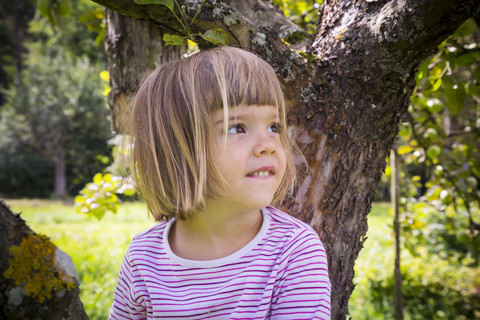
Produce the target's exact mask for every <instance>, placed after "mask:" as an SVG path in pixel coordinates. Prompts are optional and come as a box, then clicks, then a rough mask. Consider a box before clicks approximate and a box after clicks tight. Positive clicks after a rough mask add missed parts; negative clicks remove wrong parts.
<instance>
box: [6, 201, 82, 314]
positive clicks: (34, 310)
mask: <svg viewBox="0 0 480 320" xmlns="http://www.w3.org/2000/svg"><path fill="white" fill-rule="evenodd" d="M0 243H1V244H2V246H0V319H9V320H16V319H18V320H20V319H45V320H60V319H70V320H88V316H87V314H86V313H85V310H84V309H83V304H82V302H81V301H80V298H79V294H80V290H79V282H78V277H77V275H76V272H75V267H74V266H73V262H72V260H71V259H70V257H69V256H68V255H67V254H66V253H64V252H63V251H61V250H59V249H58V248H56V249H55V245H54V244H53V243H51V242H50V241H48V240H47V239H46V238H45V237H42V236H41V235H37V234H35V233H34V232H33V231H32V230H31V229H30V228H29V227H28V226H27V225H26V224H25V221H23V220H22V218H20V215H17V214H14V213H12V211H10V209H9V208H8V206H7V205H6V204H5V203H4V202H3V200H1V199H0ZM12 248H16V251H15V250H12ZM48 249H50V250H48ZM14 252H16V253H17V254H14ZM39 253H42V254H39ZM45 253H50V255H45ZM39 258H40V260H38V259H39ZM46 261H49V262H50V268H49V269H48V268H47V269H45V268H42V267H38V265H40V264H41V265H42V266H44V265H45V264H47V263H46ZM35 265H37V267H35ZM14 270H22V271H25V273H21V272H17V273H15V272H13V274H12V271H14ZM45 271H48V272H45ZM9 272H10V277H8V276H7V275H9ZM53 282H55V283H56V285H55V286H54V287H53V288H51V289H48V288H50V284H52V283H53ZM42 300H43V301H42Z"/></svg>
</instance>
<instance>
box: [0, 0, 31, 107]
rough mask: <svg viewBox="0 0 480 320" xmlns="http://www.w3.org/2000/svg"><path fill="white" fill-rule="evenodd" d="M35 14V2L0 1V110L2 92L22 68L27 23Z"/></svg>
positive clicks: (2, 102) (3, 101) (26, 0)
mask: <svg viewBox="0 0 480 320" xmlns="http://www.w3.org/2000/svg"><path fill="white" fill-rule="evenodd" d="M34 14H35V0H17V1H0V44H1V45H0V109H1V107H2V106H3V105H4V104H5V97H4V93H3V90H4V89H7V88H10V87H11V86H12V85H13V83H14V81H15V74H16V72H17V71H18V69H21V68H22V65H23V61H22V55H23V53H24V49H23V46H22V42H23V41H25V40H26V39H28V37H29V35H28V33H27V28H28V22H29V21H30V20H31V19H32V18H33V16H34Z"/></svg>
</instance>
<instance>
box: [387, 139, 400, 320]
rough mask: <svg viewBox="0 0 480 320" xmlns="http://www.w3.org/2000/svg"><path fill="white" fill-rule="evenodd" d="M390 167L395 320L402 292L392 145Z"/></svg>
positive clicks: (396, 175) (396, 170) (396, 173)
mask: <svg viewBox="0 0 480 320" xmlns="http://www.w3.org/2000/svg"><path fill="white" fill-rule="evenodd" d="M390 168H391V190H392V192H391V195H392V211H393V233H394V246H395V267H394V270H393V275H394V281H395V282H394V283H395V284H394V301H395V303H394V305H395V320H403V292H402V271H401V269H400V210H399V203H398V200H399V190H400V188H399V185H400V182H399V177H400V174H399V173H400V170H399V167H398V157H397V148H396V146H393V148H392V150H390Z"/></svg>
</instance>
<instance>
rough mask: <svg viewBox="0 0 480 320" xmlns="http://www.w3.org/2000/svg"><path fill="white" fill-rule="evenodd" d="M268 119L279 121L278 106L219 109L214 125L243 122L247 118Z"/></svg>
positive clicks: (216, 111) (215, 114)
mask: <svg viewBox="0 0 480 320" xmlns="http://www.w3.org/2000/svg"><path fill="white" fill-rule="evenodd" d="M260 117H261V118H268V119H279V118H280V110H279V108H278V107H276V106H271V105H238V106H235V107H230V108H228V109H226V110H224V109H217V110H215V111H214V112H213V114H212V119H213V122H214V123H218V122H224V121H225V119H227V120H242V119H246V118H260Z"/></svg>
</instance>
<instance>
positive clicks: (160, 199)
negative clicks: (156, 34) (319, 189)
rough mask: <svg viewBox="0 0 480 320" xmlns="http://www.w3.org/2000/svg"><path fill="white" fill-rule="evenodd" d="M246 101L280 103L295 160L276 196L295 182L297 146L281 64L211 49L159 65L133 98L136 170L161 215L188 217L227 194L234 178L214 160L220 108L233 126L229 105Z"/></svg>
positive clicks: (131, 138) (133, 166)
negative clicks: (228, 177)
mask: <svg viewBox="0 0 480 320" xmlns="http://www.w3.org/2000/svg"><path fill="white" fill-rule="evenodd" d="M238 105H258V106H275V107H276V108H277V109H278V111H279V117H280V119H279V121H280V124H281V125H282V127H283V128H285V130H282V131H281V133H280V135H281V142H282V145H283V147H284V149H285V152H286V155H287V166H286V172H285V176H284V177H283V181H282V182H281V184H280V186H279V188H278V190H277V191H276V193H275V195H274V199H273V203H272V204H273V205H275V204H279V203H280V202H281V201H282V200H283V198H284V197H285V195H286V194H287V192H289V191H290V190H292V188H293V187H294V185H295V180H296V169H295V164H294V161H293V156H292V148H294V147H295V146H294V144H293V143H292V141H290V139H289V138H288V136H287V130H286V119H285V118H286V115H285V114H286V111H285V101H284V96H283V92H282V87H281V85H280V83H279V81H278V79H277V76H276V74H275V72H274V70H273V69H272V67H271V66H270V65H269V64H268V63H266V62H265V61H263V60H261V59H260V58H258V57H257V56H255V55H254V54H252V53H250V52H247V51H244V50H241V49H237V48H232V47H221V48H215V49H210V50H207V51H202V52H199V53H195V54H193V55H190V56H189V57H186V58H183V59H180V60H177V61H174V62H170V63H167V64H164V65H162V66H160V67H158V68H157V69H155V70H154V71H153V72H152V73H151V74H150V75H149V76H148V77H147V78H146V80H145V81H144V82H143V84H142V85H141V86H140V88H139V90H138V92H137V94H136V95H135V97H134V98H133V100H132V102H131V108H130V111H131V112H132V114H131V115H130V116H129V118H128V119H129V120H128V123H127V128H126V130H125V131H124V132H126V133H128V134H129V135H130V136H129V137H127V141H128V140H129V142H127V144H128V146H129V149H130V150H129V151H130V167H131V170H132V171H131V173H132V175H133V179H134V181H135V183H136V186H137V190H138V192H139V194H140V196H141V197H142V198H143V199H144V201H145V202H146V204H147V207H148V211H149V212H150V213H151V214H152V215H153V216H154V218H155V219H156V220H157V221H160V220H169V219H171V218H173V217H175V218H177V219H187V218H188V217H189V215H190V214H192V213H193V212H196V211H198V210H201V209H204V208H205V207H206V200H207V199H208V198H216V197H221V196H222V194H224V190H225V189H226V188H228V185H227V183H226V182H225V180H224V179H223V177H221V176H220V174H219V172H220V171H219V170H218V164H217V163H215V161H213V159H215V156H214V155H215V153H214V152H215V150H214V145H213V142H214V137H215V131H214V126H213V121H212V114H213V113H214V111H216V110H223V115H224V122H225V123H224V126H225V128H226V126H227V124H228V112H229V108H232V107H235V106H238ZM217 130H218V129H217ZM225 132H226V130H225ZM217 134H218V133H217ZM226 138H227V137H226V136H225V139H226Z"/></svg>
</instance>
